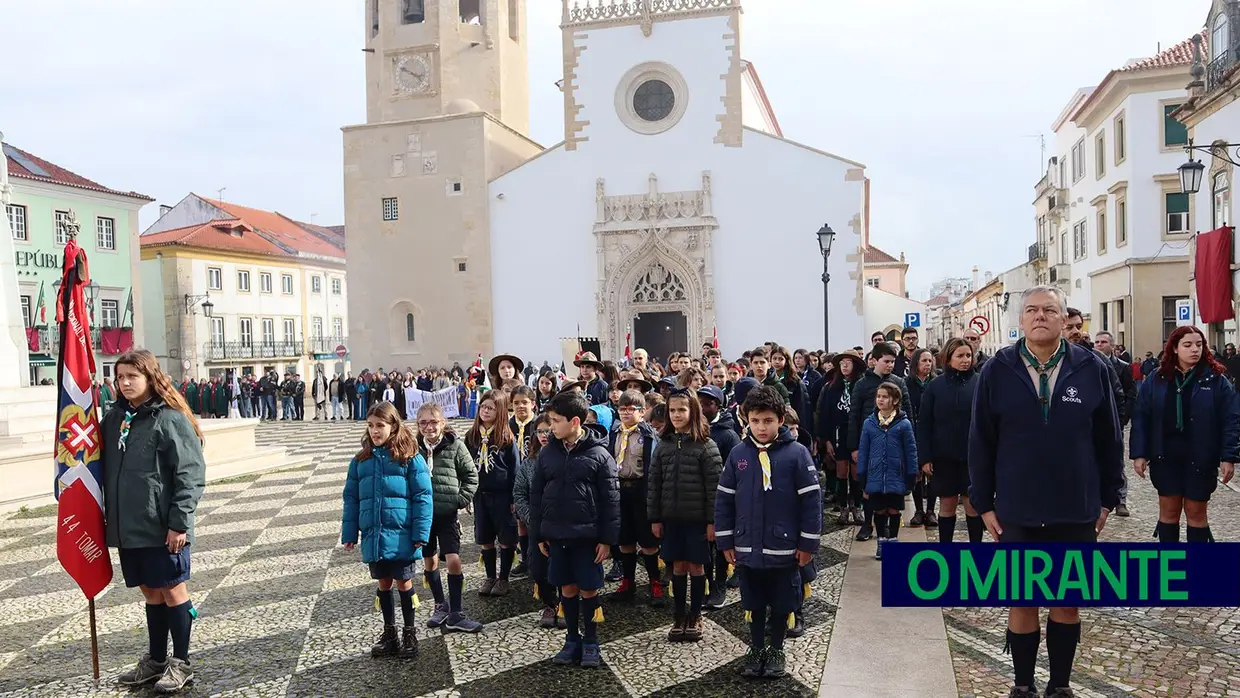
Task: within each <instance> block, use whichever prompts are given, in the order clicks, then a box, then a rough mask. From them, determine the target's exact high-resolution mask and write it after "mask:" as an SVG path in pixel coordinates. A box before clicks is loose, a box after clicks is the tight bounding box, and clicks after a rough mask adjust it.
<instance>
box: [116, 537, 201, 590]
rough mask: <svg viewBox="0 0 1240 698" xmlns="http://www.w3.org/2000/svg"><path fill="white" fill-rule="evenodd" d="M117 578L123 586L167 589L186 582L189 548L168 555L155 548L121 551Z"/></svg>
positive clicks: (163, 548) (166, 551)
mask: <svg viewBox="0 0 1240 698" xmlns="http://www.w3.org/2000/svg"><path fill="white" fill-rule="evenodd" d="M120 558H121V575H122V576H124V578H125V586H127V587H130V588H133V587H136V586H144V587H147V588H148V589H168V588H170V587H174V586H176V585H178V584H180V583H181V582H186V581H189V545H188V544H187V545H186V546H185V547H184V548H181V551H180V552H177V553H170V552H168V549H167V548H165V547H163V546H162V545H161V546H160V547H158V548H121V549H120Z"/></svg>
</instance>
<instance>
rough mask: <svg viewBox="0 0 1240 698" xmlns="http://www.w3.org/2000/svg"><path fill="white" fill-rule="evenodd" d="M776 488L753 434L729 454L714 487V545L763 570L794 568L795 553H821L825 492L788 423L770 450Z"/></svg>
mask: <svg viewBox="0 0 1240 698" xmlns="http://www.w3.org/2000/svg"><path fill="white" fill-rule="evenodd" d="M767 455H768V456H769V457H770V461H771V489H769V490H767V489H764V488H763V485H762V465H761V462H760V461H759V460H758V447H757V446H755V445H754V443H753V439H752V437H748V436H747V437H745V439H744V440H742V441H741V443H740V444H739V445H738V446H736V447H734V448H733V449H732V452H731V453H729V454H728V461H727V462H726V463H725V464H724V466H723V472H722V473H720V475H719V486H718V488H717V489H716V491H715V545H717V546H718V548H719V550H720V551H724V550H735V551H736V564H738V565H744V566H745V567H753V568H759V569H765V568H772V567H795V566H796V564H797V560H796V552H797V551H798V550H803V551H805V552H807V553H810V554H813V553H817V552H818V539H819V536H820V535H821V534H822V491H821V488H820V487H819V485H818V471H817V470H815V469H814V461H813V459H812V458H810V455H809V451H808V450H807V449H806V448H805V447H804V446H802V445H801V444H799V443H797V442H796V439H793V438H792V433H791V432H790V431H788V429H787V427H781V428H780V430H779V436H778V437H777V438H776V439H775V442H774V443H772V444H771V446H770V448H769V449H768V450H767Z"/></svg>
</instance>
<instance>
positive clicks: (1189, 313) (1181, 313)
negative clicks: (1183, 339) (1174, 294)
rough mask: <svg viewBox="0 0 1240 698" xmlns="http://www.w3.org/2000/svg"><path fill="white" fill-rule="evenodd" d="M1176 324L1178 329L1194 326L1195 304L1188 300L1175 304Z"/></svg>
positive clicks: (1181, 300) (1184, 299)
mask: <svg viewBox="0 0 1240 698" xmlns="http://www.w3.org/2000/svg"><path fill="white" fill-rule="evenodd" d="M1175 324H1176V326H1178V327H1183V326H1184V325H1191V324H1193V302H1192V301H1191V300H1189V299H1187V298H1183V299H1180V300H1178V301H1176V302H1175Z"/></svg>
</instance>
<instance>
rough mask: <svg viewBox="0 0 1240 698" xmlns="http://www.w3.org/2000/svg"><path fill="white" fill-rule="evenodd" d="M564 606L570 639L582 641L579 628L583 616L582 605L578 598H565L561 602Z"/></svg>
mask: <svg viewBox="0 0 1240 698" xmlns="http://www.w3.org/2000/svg"><path fill="white" fill-rule="evenodd" d="M560 603H561V604H563V606H564V624H565V625H567V626H568V639H569V640H580V639H581V630H580V629H579V628H578V623H577V621H578V619H579V617H580V615H581V604H580V603H579V602H578V598H577V597H576V596H573V597H568V596H565V597H564V598H563V599H561V601H560Z"/></svg>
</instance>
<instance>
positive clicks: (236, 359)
mask: <svg viewBox="0 0 1240 698" xmlns="http://www.w3.org/2000/svg"><path fill="white" fill-rule="evenodd" d="M141 242H142V262H141V274H142V279H143V282H144V283H143V286H142V288H143V289H144V293H146V294H147V295H146V302H147V306H146V307H147V308H148V309H152V310H154V312H151V311H150V310H148V315H147V347H148V348H150V349H151V350H152V351H154V352H155V354H156V355H157V356H158V357H159V358H160V360H161V362H163V363H164V365H165V367H166V368H167V369H168V370H169V372H170V373H171V374H172V375H173V377H175V378H181V377H190V376H192V377H196V378H199V379H201V378H205V377H209V376H216V375H222V374H224V373H225V372H226V371H227V370H228V369H235V370H238V371H239V372H240V373H241V374H246V373H262V372H266V371H267V370H269V369H274V370H276V371H278V372H280V373H281V375H283V374H284V373H285V372H287V371H293V372H296V373H300V374H301V375H302V377H303V379H307V380H308V377H309V376H311V375H312V373H313V370H314V368H315V367H317V366H322V367H323V370H324V372H325V373H326V374H327V375H328V376H330V375H331V374H332V373H338V374H342V373H343V372H344V371H345V369H346V365H347V364H346V361H345V360H342V359H340V358H338V357H337V348H338V347H341V346H343V347H345V350H346V352H347V351H348V337H347V328H348V285H347V283H346V270H345V260H344V257H345V239H344V230H343V228H339V227H336V228H329V227H323V226H316V225H311V224H307V223H301V222H298V221H295V220H293V219H291V218H288V217H285V216H282V215H280V214H279V213H273V212H270V211H263V210H260V209H254V208H249V207H245V206H240V205H237V204H234V203H230V202H223V201H216V200H211V199H207V198H205V197H201V196H198V195H197V194H190V195H189V196H187V197H185V199H183V200H182V201H181V202H180V203H178V204H177V205H176V206H173V207H170V208H166V209H165V210H164V211H163V212H162V215H161V216H160V218H159V220H158V221H156V222H155V223H154V224H153V225H152V226H151V227H150V228H148V229H147V230H146V231H145V232H144V233H143V234H142V237H141ZM207 303H210V317H208V316H207V314H206V311H205V307H206V304H207ZM370 368H377V366H371V367H370ZM393 368H394V366H393ZM402 368H403V367H402Z"/></svg>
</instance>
